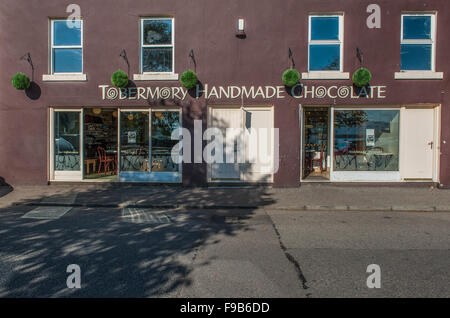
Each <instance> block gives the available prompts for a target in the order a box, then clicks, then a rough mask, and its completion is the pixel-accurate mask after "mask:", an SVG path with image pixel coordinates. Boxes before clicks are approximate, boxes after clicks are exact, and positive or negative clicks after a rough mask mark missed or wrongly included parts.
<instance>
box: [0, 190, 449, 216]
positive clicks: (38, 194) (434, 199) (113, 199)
mask: <svg viewBox="0 0 450 318" xmlns="http://www.w3.org/2000/svg"><path fill="white" fill-rule="evenodd" d="M10 205H30V206H67V207H70V206H73V207H119V208H127V207H128V208H156V209H158V208H161V209H176V208H183V209H229V210H233V209H236V210H239V209H256V208H266V209H275V210H276V209H279V210H296V211H302V210H307V211H368V212H370V211H412V212H413V211H422V212H423V211H427V212H434V211H440V212H450V190H449V189H435V188H429V187H425V186H375V185H374V186H357V185H354V186H353V185H351V186H350V185H349V186H342V185H332V184H329V185H328V184H303V185H302V186H301V187H298V188H272V187H242V188H239V187H223V188H221V187H213V188H187V187H182V186H165V185H163V186H156V185H154V186H152V185H148V186H145V185H130V184H123V185H117V184H115V185H111V184H94V185H92V184H86V185H79V184H77V185H72V186H71V185H50V186H17V187H15V188H14V191H12V192H10V193H8V194H7V195H4V196H3V197H1V198H0V207H7V206H10Z"/></svg>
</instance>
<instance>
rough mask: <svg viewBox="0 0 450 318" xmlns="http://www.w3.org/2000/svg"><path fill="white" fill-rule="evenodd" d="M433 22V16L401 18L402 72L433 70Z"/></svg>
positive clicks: (407, 16)
mask: <svg viewBox="0 0 450 318" xmlns="http://www.w3.org/2000/svg"><path fill="white" fill-rule="evenodd" d="M434 21H435V16H434V15H433V14H424V15H420V14H414V15H410V14H406V15H403V16H402V38H401V70H402V71H419V70H420V71H432V70H433V47H434V45H435V40H434V38H435V35H434V32H435V31H434V28H433V26H434Z"/></svg>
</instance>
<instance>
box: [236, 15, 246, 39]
mask: <svg viewBox="0 0 450 318" xmlns="http://www.w3.org/2000/svg"><path fill="white" fill-rule="evenodd" d="M236 37H238V38H240V39H245V38H246V37H247V36H246V35H245V21H244V19H242V18H239V19H238V25H237V33H236Z"/></svg>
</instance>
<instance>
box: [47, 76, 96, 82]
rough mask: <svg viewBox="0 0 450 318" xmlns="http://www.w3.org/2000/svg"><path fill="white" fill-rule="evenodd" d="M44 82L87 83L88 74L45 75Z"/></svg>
mask: <svg viewBox="0 0 450 318" xmlns="http://www.w3.org/2000/svg"><path fill="white" fill-rule="evenodd" d="M42 80H43V81H44V82H85V81H87V76H86V74H44V75H42Z"/></svg>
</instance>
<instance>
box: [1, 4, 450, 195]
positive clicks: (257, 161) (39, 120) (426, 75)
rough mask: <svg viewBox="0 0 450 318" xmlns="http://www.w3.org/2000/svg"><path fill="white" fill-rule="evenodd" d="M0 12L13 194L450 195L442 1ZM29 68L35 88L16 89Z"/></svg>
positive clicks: (12, 8)
mask: <svg viewBox="0 0 450 318" xmlns="http://www.w3.org/2000/svg"><path fill="white" fill-rule="evenodd" d="M347 2H348V3H347ZM156 8H157V9H156ZM0 12H1V13H0V24H1V28H0V39H1V43H7V45H4V49H3V50H0V63H1V64H0V65H1V68H2V72H1V73H0V76H1V79H2V83H3V84H4V85H3V86H2V88H0V91H1V96H2V99H1V101H0V147H1V151H0V176H1V177H2V178H4V179H5V181H6V182H8V183H10V184H13V185H14V184H44V183H48V182H50V183H59V182H84V183H92V182H142V183H149V184H151V183H157V184H182V185H185V186H207V185H214V186H215V185H221V184H232V185H233V184H234V185H239V184H265V185H273V186H277V187H288V186H289V187H292V186H299V185H300V184H301V183H305V182H336V183H341V182H375V183H377V182H378V183H381V184H385V183H395V184H406V183H414V182H421V183H430V184H438V185H439V186H441V187H449V186H450V160H449V155H450V154H449V149H448V145H447V144H448V143H447V141H448V140H450V127H449V126H448V125H447V123H448V122H449V121H450V109H449V107H450V106H449V104H450V98H449V88H450V84H449V80H448V74H449V72H450V64H449V63H448V53H447V52H448V51H449V49H450V44H449V43H448V41H446V37H445V34H446V33H445V31H446V30H447V29H448V28H449V26H450V3H448V1H446V0H428V1H423V2H418V3H412V2H410V1H407V0H404V1H395V3H393V1H387V0H382V1H379V3H378V4H377V5H373V4H371V2H370V1H359V0H358V1H357V0H355V1H345V3H344V1H331V0H330V1H328V2H327V3H326V5H324V4H323V3H322V4H320V5H319V4H318V3H317V1H314V0H303V1H286V2H284V3H283V4H279V3H275V2H274V1H269V0H264V1H253V0H252V1H245V2H243V1H231V2H226V3H223V2H220V1H215V0H214V1H206V0H199V1H194V2H191V3H190V5H189V6H187V5H186V4H183V2H181V1H175V0H169V1H152V2H150V3H149V2H148V1H140V0H138V1H132V2H130V1H124V2H122V3H120V4H119V3H117V4H116V5H115V6H110V5H109V4H107V2H106V1H95V2H92V1H79V3H78V4H77V5H75V6H72V7H70V8H69V7H67V5H66V4H61V3H59V1H56V0H55V1H53V0H49V1H45V2H44V3H39V4H37V3H34V2H32V3H30V2H29V1H24V0H21V1H12V0H11V1H9V0H6V1H3V2H2V4H0ZM111 21H120V23H119V24H117V23H111ZM23 25H29V26H33V27H32V28H23V27H21V26H23ZM360 69H364V70H369V71H370V81H369V82H368V83H364V84H363V85H361V84H360V83H359V82H358V79H357V78H355V76H354V73H355V72H356V71H358V70H360ZM117 70H121V71H122V72H121V73H123V74H125V76H126V78H127V82H126V85H121V84H120V81H118V80H117V78H115V76H116V75H117V74H118V73H117V74H116V73H115V72H116V71H117ZM188 70H192V71H193V73H194V74H195V75H196V77H197V80H196V81H195V82H194V83H193V85H191V86H189V85H187V82H186V80H185V79H184V75H185V72H186V71H188ZM286 70H295V71H296V72H298V75H299V78H298V80H296V81H294V82H293V83H290V84H289V83H287V82H286V80H285V79H283V78H282V77H283V73H284V72H285V71H286ZM19 72H20V73H24V74H25V75H27V76H28V77H29V79H30V80H31V83H30V85H29V87H27V88H26V89H24V90H20V89H16V88H17V87H13V85H11V84H10V83H11V77H13V75H14V74H16V73H19ZM113 73H114V76H112V75H113ZM113 77H114V78H113ZM122 79H123V77H122Z"/></svg>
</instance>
